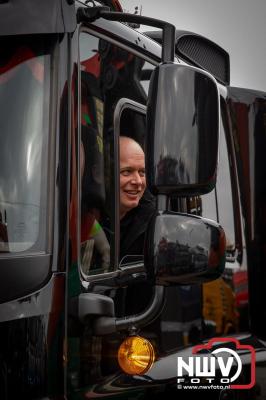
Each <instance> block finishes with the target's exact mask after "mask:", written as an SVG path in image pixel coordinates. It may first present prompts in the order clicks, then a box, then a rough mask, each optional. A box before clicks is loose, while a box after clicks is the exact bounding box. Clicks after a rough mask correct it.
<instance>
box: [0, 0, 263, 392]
mask: <svg viewBox="0 0 266 400" xmlns="http://www.w3.org/2000/svg"><path fill="white" fill-rule="evenodd" d="M141 23H143V24H147V25H149V26H152V27H156V28H158V27H159V28H161V29H162V33H161V32H160V33H158V31H156V32H154V31H147V33H146V34H143V33H140V32H139V31H138V30H137V29H136V25H137V24H141ZM0 42H1V44H2V46H1V49H2V51H1V56H0V104H1V107H0V115H1V117H0V132H1V145H0V159H1V170H0V179H1V184H0V188H1V191H0V274H1V279H0V338H1V341H0V371H1V372H0V397H1V399H4V400H7V399H14V398H16V397H20V398H23V399H62V398H67V399H87V398H95V397H100V398H101V397H112V398H120V397H124V398H127V399H130V398H132V399H133V398H136V397H139V398H143V399H145V398H147V397H148V396H150V395H151V394H152V395H153V396H155V398H156V396H158V398H159V396H161V395H162V394H164V393H165V394H166V395H167V394H168V395H169V396H176V395H177V394H178V388H177V386H176V365H175V364H174V363H175V362H176V357H177V356H178V355H180V354H184V353H183V352H185V351H187V352H188V351H190V350H191V348H192V346H193V345H197V344H199V343H204V341H206V340H208V339H209V338H215V337H228V335H229V334H230V337H231V336H232V335H233V336H234V335H235V336H234V337H237V338H240V339H241V338H242V339H243V342H246V343H247V342H248V343H249V344H251V345H252V346H253V347H254V348H255V350H256V352H258V353H260V357H261V358H260V359H259V360H258V362H257V364H256V371H257V381H256V382H257V383H256V385H253V386H252V388H250V389H249V390H248V391H242V392H241V390H239V398H241V397H240V396H241V395H242V393H243V392H244V393H247V392H248V393H249V396H250V397H245V398H255V393H256V396H257V394H258V393H260V395H258V396H257V397H256V398H258V399H259V398H263V395H265V388H264V386H263V383H262V379H261V376H262V375H263V365H264V364H263V363H265V342H264V341H265V339H266V333H265V327H264V325H263V315H264V314H265V311H263V308H262V307H261V304H263V303H262V301H263V299H264V297H265V285H266V282H265V272H264V269H263V254H264V253H263V252H264V247H265V246H264V242H265V235H264V230H263V227H264V223H265V218H264V216H265V215H264V214H265V212H264V204H265V199H264V194H265V193H264V192H265V189H264V182H265V180H264V179H263V177H264V172H263V171H264V170H265V167H264V163H263V149H264V146H265V140H264V136H265V135H264V136H263V134H264V133H265V123H264V122H263V121H264V120H265V107H266V106H265V104H266V103H265V94H264V93H260V92H255V91H250V90H246V89H238V88H232V87H230V64H229V56H228V54H227V53H226V52H225V51H224V50H223V49H221V48H220V47H219V46H217V45H216V44H215V43H213V42H211V41H209V40H208V39H206V38H203V37H201V36H199V35H197V34H194V33H192V32H184V31H176V30H175V28H174V27H173V26H171V24H168V23H166V22H164V21H160V20H152V19H151V18H146V17H142V16H137V15H131V14H125V13H123V10H122V7H121V6H120V4H119V3H118V2H117V1H102V2H99V3H98V2H95V3H94V2H86V1H72V0H56V1H52V0H49V1H48V0H47V1H46V2H45V3H44V2H41V1H37V2H36V0H35V1H32V0H17V1H16V2H13V1H12V0H7V1H2V2H1V1H0ZM195 48H196V49H198V51H195V50H194V49H195ZM120 136H128V137H131V138H133V139H134V140H135V141H137V142H138V143H139V144H140V145H141V146H142V147H143V149H144V151H145V156H146V158H145V163H146V179H147V188H148V190H149V194H150V196H151V198H152V199H153V203H154V205H155V206H154V207H155V208H154V210H155V211H154V215H153V216H152V218H151V219H150V220H149V221H144V220H143V221H141V223H139V224H140V227H141V228H142V230H143V234H144V233H145V241H144V245H143V254H130V253H126V254H123V257H122V256H121V248H120V220H119V172H120V171H119V137H120ZM218 159H219V162H218ZM225 186H226V188H225ZM130 228H131V227H128V229H130ZM239 271H240V272H241V277H242V278H241V279H242V283H241V284H240V285H238V293H239V290H240V289H239V286H241V285H242V286H241V287H242V289H243V285H244V290H245V291H246V292H245V296H244V301H242V302H241V301H240V300H239V298H240V297H237V294H236V293H235V290H236V287H237V284H238V283H237V282H238V280H237V278H236V277H237V276H240V275H239ZM237 274H238V275H237ZM234 277H235V278H234ZM246 288H248V291H247V289H246ZM215 295H216V297H215ZM217 296H218V297H217ZM219 302H220V306H219V305H218V303H219ZM217 306H218V308H217ZM258 309H259V310H260V312H258ZM263 313H264V314H263ZM264 319H265V318H264ZM132 338H133V339H136V340H137V342H136V343H137V345H136V348H137V347H138V346H142V347H141V348H142V349H143V348H144V349H145V351H148V353H147V354H148V355H147V354H146V353H145V356H142V355H141V354H140V355H139V354H138V353H137V350H134V351H136V362H133V361H132V360H133V358H131V359H125V357H124V355H125V353H127V350H125V349H127V346H129V345H128V343H129V340H131V339H132ZM240 339H239V340H240ZM138 340H140V342H138ZM121 346H122V347H121ZM123 346H124V347H123ZM136 348H135V349H136ZM131 350H132V349H131ZM132 351H133V350H132ZM121 354H122V355H121ZM128 360H129V361H128ZM143 360H144V361H145V362H144V361H143ZM147 360H148V361H147ZM260 360H261V361H260ZM134 368H135V369H134ZM248 368H249V365H247V369H248ZM247 374H248V372H247ZM188 392H189V391H187V392H185V391H182V396H185V395H189V393H188ZM223 392H224V391H223V390H222V391H215V392H212V393H211V394H212V398H213V396H215V395H217V398H220V397H219V396H220V395H223ZM233 392H234V391H233ZM221 393H222V394H221ZM234 393H236V392H234ZM208 394H210V393H208ZM226 395H227V396H229V397H227V398H233V397H230V395H232V392H230V390H229V391H226ZM233 395H234V394H233ZM233 395H232V396H233ZM259 396H261V397H259Z"/></svg>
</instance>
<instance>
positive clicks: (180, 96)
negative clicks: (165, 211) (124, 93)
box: [146, 63, 220, 196]
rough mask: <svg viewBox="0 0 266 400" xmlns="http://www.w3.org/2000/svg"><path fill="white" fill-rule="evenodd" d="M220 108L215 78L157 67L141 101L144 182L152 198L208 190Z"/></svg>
mask: <svg viewBox="0 0 266 400" xmlns="http://www.w3.org/2000/svg"><path fill="white" fill-rule="evenodd" d="M219 120H220V106H219V95H218V87H217V84H216V81H215V79H214V78H213V77H212V76H211V75H210V74H209V73H207V72H205V71H202V70H200V69H198V68H195V67H190V66H185V65H181V64H174V63H164V64H160V65H159V66H157V67H156V68H155V69H154V71H153V74H152V78H151V83H150V88H149V95H148V103H147V144H148V145H147V149H146V167H147V171H148V174H147V183H148V187H149V189H150V190H151V192H152V193H153V194H168V195H169V194H177V195H180V196H191V195H193V196H195V195H200V194H204V193H207V192H209V191H211V190H212V189H213V188H214V185H215V182H216V168H217V158H218V137H219Z"/></svg>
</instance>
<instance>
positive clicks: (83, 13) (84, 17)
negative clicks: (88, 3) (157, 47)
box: [77, 7, 176, 62]
mask: <svg viewBox="0 0 266 400" xmlns="http://www.w3.org/2000/svg"><path fill="white" fill-rule="evenodd" d="M99 18H104V19H107V20H109V21H119V22H126V23H133V24H134V23H135V24H142V25H147V26H152V27H156V28H160V29H162V30H163V40H162V62H174V59H175V32H176V29H175V26H174V25H172V24H170V23H169V22H166V21H162V20H159V19H156V18H150V17H144V16H142V15H137V14H129V13H124V12H117V11H115V12H112V11H108V7H87V8H84V7H80V8H79V9H78V10H77V22H78V23H79V22H93V21H95V20H96V19H99Z"/></svg>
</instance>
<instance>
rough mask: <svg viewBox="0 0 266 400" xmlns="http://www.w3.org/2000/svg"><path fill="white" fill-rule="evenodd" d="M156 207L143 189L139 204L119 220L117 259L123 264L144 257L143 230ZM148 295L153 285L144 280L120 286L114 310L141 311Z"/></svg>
mask: <svg viewBox="0 0 266 400" xmlns="http://www.w3.org/2000/svg"><path fill="white" fill-rule="evenodd" d="M155 210H156V208H155V199H154V197H153V196H152V195H151V194H150V192H148V190H146V191H145V193H144V195H143V196H142V198H141V200H140V202H139V205H138V207H136V208H134V209H132V210H131V211H129V212H128V213H127V214H126V215H125V216H124V218H122V220H121V221H120V261H121V262H122V264H123V263H127V262H130V261H133V259H134V260H135V261H136V260H138V261H139V260H143V250H144V240H145V233H146V230H147V227H148V224H149V221H150V220H151V217H152V216H153V214H154V213H155ZM130 256H138V257H130ZM136 293H137V295H136ZM151 295H152V285H151V283H150V282H147V281H146V282H143V283H137V284H132V285H129V286H128V287H127V288H124V289H119V290H118V291H117V295H116V299H115V306H116V313H117V314H118V315H119V316H122V315H130V314H137V313H139V312H141V311H143V310H144V309H145V308H146V307H147V305H148V303H149V302H150V299H151Z"/></svg>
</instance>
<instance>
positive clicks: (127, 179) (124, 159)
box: [120, 136, 146, 219]
mask: <svg viewBox="0 0 266 400" xmlns="http://www.w3.org/2000/svg"><path fill="white" fill-rule="evenodd" d="M145 188H146V178H145V156H144V152H143V150H142V148H141V146H140V145H139V144H138V143H137V142H136V141H135V140H133V139H131V138H129V137H126V136H120V219H121V218H123V217H124V216H125V214H126V213H127V212H128V211H130V210H131V209H132V208H135V207H137V206H138V204H139V201H140V199H141V197H142V196H143V193H144V191H145Z"/></svg>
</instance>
